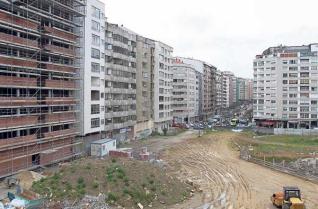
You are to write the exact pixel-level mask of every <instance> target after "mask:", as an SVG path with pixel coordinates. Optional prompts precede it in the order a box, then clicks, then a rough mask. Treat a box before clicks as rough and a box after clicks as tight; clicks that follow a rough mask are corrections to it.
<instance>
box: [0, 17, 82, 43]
mask: <svg viewBox="0 0 318 209" xmlns="http://www.w3.org/2000/svg"><path fill="white" fill-rule="evenodd" d="M0 21H2V22H5V23H7V24H10V25H16V26H20V27H22V28H27V29H31V30H35V31H38V30H39V23H37V22H35V21H31V20H27V19H25V18H23V17H18V16H15V15H12V14H9V13H6V12H4V11H0ZM44 31H45V32H47V33H50V35H52V36H55V37H58V38H62V39H65V40H68V41H71V42H75V41H76V38H77V36H76V35H75V34H73V33H71V32H66V31H63V30H60V29H57V28H51V27H48V26H44Z"/></svg>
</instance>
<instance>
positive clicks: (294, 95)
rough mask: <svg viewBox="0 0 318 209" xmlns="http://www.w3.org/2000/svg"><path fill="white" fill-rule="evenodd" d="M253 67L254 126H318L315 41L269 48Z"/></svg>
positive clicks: (306, 127)
mask: <svg viewBox="0 0 318 209" xmlns="http://www.w3.org/2000/svg"><path fill="white" fill-rule="evenodd" d="M253 66H254V106H253V111H254V112H253V114H254V119H255V121H256V123H257V125H260V126H269V127H279V128H304V129H309V128H314V127H317V114H318V86H317V82H318V44H310V45H303V46H278V47H270V48H268V49H267V50H265V51H264V52H263V53H262V54H261V55H257V56H256V58H255V60H254V62H253Z"/></svg>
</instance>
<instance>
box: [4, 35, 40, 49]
mask: <svg viewBox="0 0 318 209" xmlns="http://www.w3.org/2000/svg"><path fill="white" fill-rule="evenodd" d="M0 40H1V41H2V42H6V43H13V44H16V45H22V46H26V47H33V48H36V49H39V44H38V42H37V41H36V40H30V39H26V38H22V37H18V36H14V35H10V34H6V33H0Z"/></svg>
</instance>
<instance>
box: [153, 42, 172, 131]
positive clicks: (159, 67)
mask: <svg viewBox="0 0 318 209" xmlns="http://www.w3.org/2000/svg"><path fill="white" fill-rule="evenodd" d="M172 53H173V48H172V47H170V46H168V45H167V44H164V43H162V42H159V41H155V50H154V71H153V74H152V76H153V104H154V107H153V110H154V113H153V116H154V129H155V131H156V132H159V133H160V132H162V131H163V130H164V129H169V127H170V126H171V124H172V119H173V117H172V111H173V110H172V69H171V64H172Z"/></svg>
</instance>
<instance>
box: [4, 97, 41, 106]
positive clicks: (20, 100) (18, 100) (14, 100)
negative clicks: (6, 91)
mask: <svg viewBox="0 0 318 209" xmlns="http://www.w3.org/2000/svg"><path fill="white" fill-rule="evenodd" d="M28 105H37V100H36V98H30V97H0V106H5V107H6V106H28Z"/></svg>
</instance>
